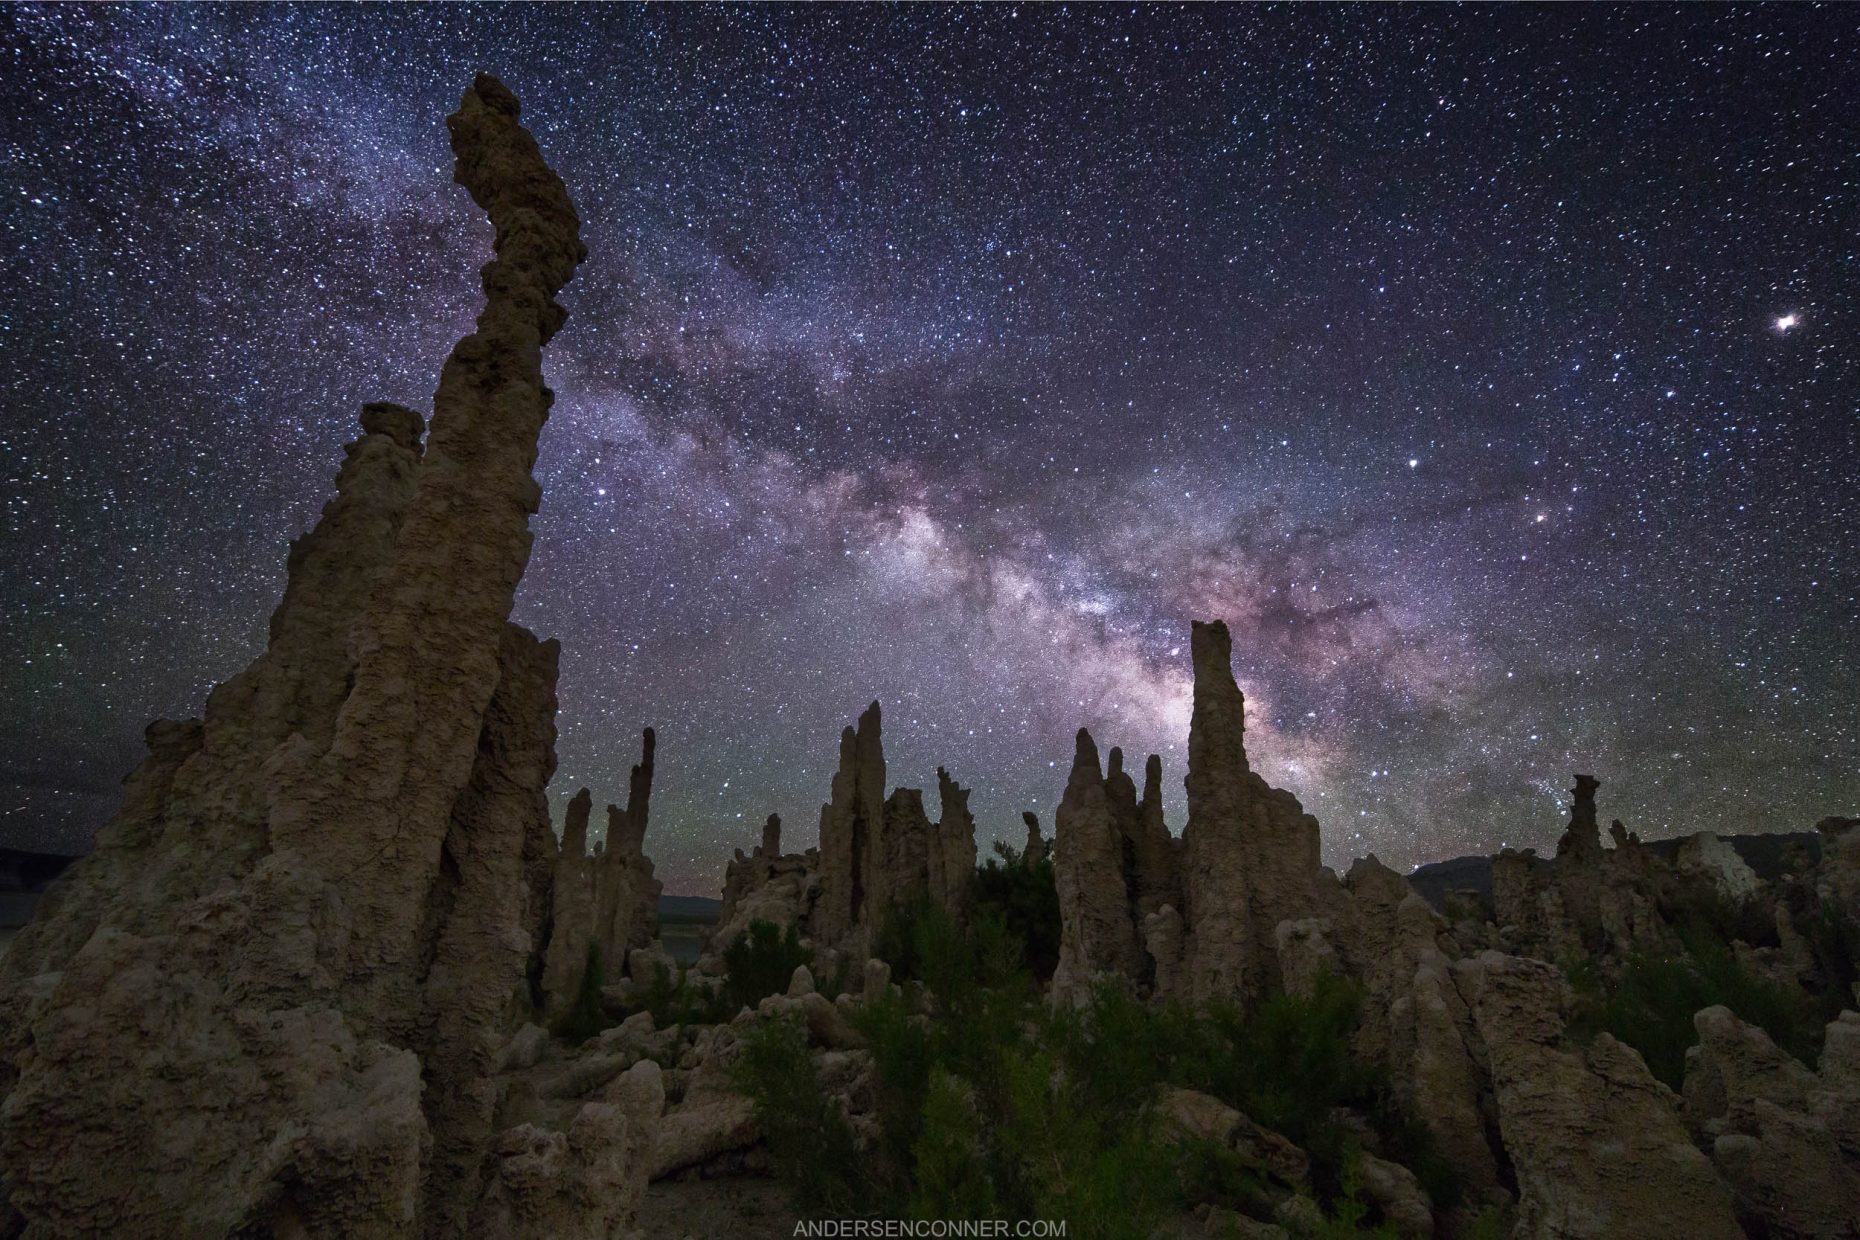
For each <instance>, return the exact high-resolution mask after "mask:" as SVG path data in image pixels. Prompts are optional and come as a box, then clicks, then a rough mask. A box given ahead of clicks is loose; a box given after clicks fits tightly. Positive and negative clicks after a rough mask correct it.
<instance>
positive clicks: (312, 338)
mask: <svg viewBox="0 0 1860 1240" xmlns="http://www.w3.org/2000/svg"><path fill="white" fill-rule="evenodd" d="M0 58H3V59H0V95H3V98H4V103H3V105H0V168H3V169H4V173H3V181H0V351H3V352H0V356H4V359H5V364H4V367H0V383H3V384H4V385H5V387H4V392H3V393H0V399H3V412H0V494H3V495H4V502H5V533H4V542H3V544H0V607H3V611H0V624H3V626H4V629H3V635H4V649H5V651H6V657H5V659H4V660H3V661H0V720H3V723H4V730H3V731H0V844H10V845H16V846H26V847H38V848H49V849H63V850H67V851H75V850H78V849H81V848H83V847H85V846H86V842H87V840H88V837H89V835H90V833H91V832H92V831H94V830H95V829H96V827H97V826H99V825H100V824H101V823H102V822H103V821H104V820H105V819H106V818H107V817H108V815H109V813H110V812H111V810H112V809H113V807H114V804H115V801H116V797H117V789H116V785H117V782H118V781H119V780H120V778H121V777H122V776H123V775H124V774H125V773H126V772H127V770H128V769H129V768H130V767H131V766H132V765H133V764H134V762H135V761H136V760H137V758H138V756H139V752H140V743H141V742H140V736H141V730H142V728H143V726H144V724H145V723H146V722H147V721H148V719H150V718H152V717H155V716H167V717H184V716H187V715H191V714H196V713H198V711H199V709H200V707H201V705H202V703H203V701H204V699H205V695H206V692H207V690H208V688H209V686H210V685H212V684H213V683H214V682H216V681H219V680H222V679H224V678H226V677H227V676H229V675H231V674H232V673H233V672H235V671H237V670H238V669H239V668H241V667H242V666H244V665H245V664H246V663H247V662H248V661H250V659H251V658H252V657H253V656H254V655H255V654H256V653H257V652H258V650H259V649H260V648H261V646H262V642H263V634H264V624H265V619H266V617H267V615H268V614H269V612H270V610H271V608H272V607H273V606H274V604H275V602H276V599H277V597H278V594H279V592H280V590H281V588H282V585H283V574H284V555H285V548H286V544H287V541H288V540H289V539H290V538H291V537H292V536H293V535H295V534H297V533H298V532H300V531H302V530H303V529H305V528H307V526H308V525H309V524H310V523H311V522H312V521H313V520H314V519H315V517H316V514H317V512H318V510H319V509H320V507H321V505H322V504H323V503H324V501H325V500H326V499H327V498H328V496H329V494H330V489H331V479H332V478H333V476H334V474H335V470H336V467H337V465H338V464H339V463H340V460H341V445H342V444H343V443H344V442H346V441H348V440H350V439H353V438H354V437H355V436H356V434H357V425H356V416H357V412H358V410H359V407H360V405H361V404H362V402H364V401H367V400H377V399H387V400H395V401H400V402H403V403H405V404H409V405H412V406H414V407H416V408H420V409H430V407H431V394H432V390H433V387H434V385H435V383H436V381H437V377H438V373H439V366H440V363H441V362H442V361H443V359H444V357H445V355H446V353H447V351H448V349H449V348H450V347H451V344H452V342H453V341H454V340H455V339H456V338H457V337H459V336H460V335H462V334H464V333H465V332H467V331H468V330H469V329H470V324H471V320H472V317H473V315H474V314H475V312H476V310H477V307H478V282H477V267H478V265H479V264H480V263H482V262H483V261H484V260H485V259H486V258H487V257H488V242H489V237H490V229H489V225H488V224H487V223H486V222H485V221H484V219H483V217H482V215H481V214H480V213H479V212H478V211H477V210H476V209H475V208H474V207H473V206H472V205H471V203H470V202H469V200H468V199H467V197H466V195H465V193H464V191H463V190H461V189H459V188H458V187H456V186H454V185H453V184H452V183H451V156H450V153H449V150H448V147H447V140H446V131H445V126H444V124H443V117H444V116H445V114H446V113H448V112H450V111H452V110H453V109H454V108H456V106H457V101H458V98H459V95H460V93H461V91H462V90H463V89H464V87H465V86H466V85H467V84H468V83H469V82H470V80H471V77H472V74H473V73H474V72H475V71H478V70H488V71H491V72H494V73H496V74H497V75H499V76H500V77H502V78H503V79H504V81H505V82H507V83H508V84H509V85H510V86H511V88H512V89H513V90H515V91H516V92H517V93H518V95H520V96H521V97H522V99H523V102H524V109H525V119H526V121H527V122H528V123H529V124H530V126H531V128H532V129H533V130H534V132H535V134H536V136H537V138H538V140H539V141H540V143H541V144H542V147H543V150H544V152H545V154H546V155H547V156H548V158H549V159H550V160H551V162H552V163H553V164H554V166H555V167H556V168H557V170H558V171H559V172H560V173H561V175H562V177H563V179H564V180H565V181H566V182H567V184H568V186H569V188H570V191H571V193H572V194H573V196H574V198H575V201H576V203H577V204H578V206H579V208H580V211H581V215H582V218H583V220H584V222H585V224H584V236H585V238H586V240H587V243H588V247H589V250H590V258H589V260H588V262H587V263H586V264H585V265H584V266H583V267H582V269H581V272H580V274H579V276H578V277H577V279H576V280H575V281H574V283H573V284H571V285H570V287H569V289H568V290H567V293H566V295H565V296H564V297H563V299H562V300H563V303H564V305H565V306H566V307H567V308H568V310H569V312H570V318H569V321H568V326H567V327H566V328H565V329H564V330H563V332H562V333H561V334H560V335H559V336H558V337H557V338H556V340H555V342H554V344H553V345H552V346H551V348H550V350H549V352H548V354H547V358H546V370H547V375H548V379H549V382H550V384H551V385H552V386H553V387H554V388H555V390H556V393H557V397H558V399H557V403H556V405H555V408H554V412H553V414H552V416H551V418H550V420H549V423H548V425H547V427H546V428H545V430H544V433H543V441H542V449H541V458H540V460H539V462H538V466H537V472H538V475H539V477H540V479H541V481H542V483H543V486H544V498H543V505H542V511H541V513H540V514H539V516H538V517H537V518H536V519H535V521H534V522H533V528H534V530H535V534H536V543H535V552H534V556H533V558H532V560H531V562H530V568H529V572H528V575H527V576H526V578H525V580H524V583H523V586H522V588H521V590H520V592H519V595H518V601H517V609H516V616H515V618H516V619H517V620H518V621H520V622H521V623H523V624H526V625H528V626H529V627H531V628H532V629H534V630H536V631H537V632H538V633H540V634H542V635H545V636H555V637H559V638H561V640H562V646H563V650H562V676H561V684H560V695H561V714H560V719H559V724H560V728H561V738H560V741H559V744H558V754H559V756H560V763H561V765H560V768H559V770H558V772H557V774H556V777H555V781H554V783H553V784H552V785H551V787H550V793H551V799H552V802H553V803H554V805H555V806H556V810H557V813H558V815H559V814H560V810H561V806H562V805H563V804H564V803H565V802H566V800H567V798H568V797H569V796H570V795H571V794H572V793H573V792H574V790H575V789H576V788H577V787H578V786H580V785H582V784H584V783H586V784H589V785H591V786H592V787H593V788H594V791H595V795H596V798H597V804H599V803H601V802H603V801H605V800H607V799H619V798H623V796H624V792H625V780H626V770H627V767H628V765H629V764H630V763H631V762H632V761H634V760H635V758H636V756H637V753H638V735H637V732H638V729H639V727H640V726H641V725H643V724H647V723H650V724H653V725H655V726H656V727H657V728H658V731H659V751H658V758H659V761H658V784H657V787H656V789H655V792H654V799H653V811H654V819H653V826H652V828H651V831H650V833H649V834H648V837H647V849H648V852H649V853H650V854H651V855H652V856H653V857H654V858H655V860H656V862H657V864H658V870H659V873H660V876H661V877H663V878H665V879H666V883H667V890H668V891H675V892H678V891H683V892H709V893H713V894H714V892H715V890H716V888H717V887H718V886H719V885H720V883H721V873H722V867H723V862H724V860H725V859H726V858H727V856H728V855H729V852H730V850H731V849H732V848H733V847H737V846H743V847H748V846H749V845H751V844H752V843H753V842H754V841H755V839H756V836H757V828H758V825H759V823H760V821H761V819H762V817H763V816H764V815H766V814H767V813H768V812H770V811H771V810H777V811H780V812H781V814H782V815H783V817H784V819H785V820H786V821H787V822H788V824H789V833H788V835H787V840H788V842H789V844H790V846H791V847H800V846H805V845H807V844H811V843H812V842H814V836H815V829H816V826H817V822H818V807H819V804H820V802H821V801H822V800H823V799H825V797H826V795H827V792H828V783H829V779H830V775H831V771H832V766H833V763H834V761H835V760H836V757H837V750H838V734H839V729H840V727H841V726H842V725H843V724H845V723H847V722H850V721H851V720H852V718H853V717H854V716H856V715H857V713H858V712H859V710H860V709H861V708H862V707H863V706H864V705H865V703H866V702H867V701H869V700H871V699H873V698H877V699H879V700H881V701H882V702H883V703H884V706H885V711H886V714H885V739H886V753H887V757H888V759H889V762H890V770H891V775H892V782H893V783H894V784H902V785H905V786H917V787H929V788H931V789H934V787H935V774H934V772H935V768H936V766H937V765H938V764H939V763H941V764H943V765H946V766H947V767H949V769H950V771H951V772H952V774H954V775H955V776H956V777H957V778H958V779H959V780H961V781H962V782H964V783H965V784H970V785H972V786H973V787H974V789H975V793H974V796H973V798H972V801H971V805H972V808H973V810H974V811H975V813H976V817H977V819H978V823H979V830H978V835H979V836H980V837H981V840H982V842H983V844H984V847H985V846H986V841H987V840H988V839H989V838H991V837H995V836H999V837H1003V838H1013V839H1018V837H1019V836H1020V835H1021V833H1022V828H1021V825H1020V820H1019V819H1020V811H1022V810H1023V809H1030V808H1031V809H1036V810H1038V811H1039V813H1040V814H1041V818H1042V820H1043V821H1044V822H1046V823H1049V824H1050V822H1051V813H1052V808H1053V807H1054V805H1056V804H1057V802H1058V799H1059V794H1060V791H1061V788H1062V786H1063V783H1064V778H1065V773H1066V769H1067V767H1068V765H1069V762H1070V758H1071V753H1072V733H1073V731H1074V729H1076V728H1078V727H1079V726H1081V725H1084V726H1088V727H1090V728H1091V729H1092V732H1093V734H1094V735H1095V736H1096V737H1097V738H1098V740H1099V743H1100V745H1101V746H1108V745H1122V746H1123V747H1124V748H1125V750H1126V752H1127V753H1129V754H1134V755H1137V756H1139V757H1140V755H1141V754H1143V753H1147V752H1149V751H1152V750H1154V751H1157V752H1160V753H1161V754H1162V755H1163V760H1164V774H1165V785H1166V788H1167V790H1168V792H1169V796H1170V802H1169V817H1170V825H1171V826H1172V828H1173V829H1175V830H1177V831H1179V830H1180V828H1181V825H1182V816H1183V810H1182V799H1181V777H1182V774H1183V756H1184V754H1185V751H1186V742H1187V729H1188V703H1189V692H1190V679H1189V667H1188V624H1189V621H1190V619H1191V618H1197V617H1216V616H1218V617H1224V618H1225V619H1226V620H1227V622H1228V624H1229V625H1230V626H1231V627H1232V628H1233V630H1234V655H1235V664H1236V669H1237V672H1238V674H1239V677H1240V680H1241V684H1242V687H1243V688H1244V689H1245V691H1246V694H1247V701H1248V710H1249V728H1250V733H1249V742H1250V745H1249V747H1250V751H1251V753H1252V755H1253V759H1254V762H1255V765H1256V766H1258V767H1259V768H1260V769H1261V770H1262V771H1263V772H1264V773H1265V774H1266V775H1267V776H1268V777H1269V778H1270V779H1272V780H1273V782H1275V783H1278V784H1281V785H1283V786H1285V787H1288V788H1290V789H1292V790H1293V791H1294V792H1296V793H1297V794H1298V795H1299V796H1300V797H1301V798H1302V799H1303V801H1304V803H1305V806H1306V807H1307V809H1309V810H1310V811H1311V812H1313V813H1314V814H1316V815H1317V817H1318V818H1319V820H1320V821H1321V822H1322V824H1323V829H1324V844H1325V855H1326V860H1327V861H1329V862H1330V863H1331V864H1347V862H1348V860H1349V859H1350V858H1351V857H1354V856H1357V855H1360V854H1363V853H1366V852H1369V851H1372V850H1373V851H1374V852H1376V853H1377V854H1378V855H1379V856H1381V857H1382V859H1383V860H1385V861H1387V862H1389V863H1390V864H1393V865H1396V866H1398V867H1407V866H1411V865H1414V864H1418V863H1421V862H1425V861H1430V860H1437V859H1440V858H1444V857H1449V856H1454V855H1458V854H1462V853H1467V852H1475V851H1494V850H1496V849H1497V848H1498V847H1499V845H1500V844H1511V845H1514V846H1538V847H1543V846H1545V845H1547V844H1549V843H1550V842H1551V841H1553V840H1554V839H1555V837H1556V835H1557V833H1558V832H1559V831H1560V829H1561V826H1562V821H1563V813H1564V805H1565V801H1566V797H1567V794H1566V792H1565V790H1566V789H1568V788H1569V787H1570V785H1571V782H1572V781H1571V773H1572V772H1573V771H1575V770H1583V771H1592V772H1594V773H1595V774H1596V775H1598V776H1599V777H1600V778H1601V780H1602V781H1603V787H1602V792H1601V812H1602V817H1603V819H1604V821H1606V820H1607V819H1608V818H1612V817H1620V818H1622V819H1624V820H1625V821H1626V822H1627V825H1628V826H1629V827H1630V828H1633V829H1635V830H1638V831H1640V832H1641V833H1642V834H1643V836H1659V835H1668V834H1674V833H1679V832H1687V831H1694V830H1699V829H1714V830H1719V831H1751V830H1801V829H1806V828H1808V827H1810V826H1812V825H1813V823H1814V822H1815V820H1816V819H1817V818H1819V817H1821V816H1823V815H1825V814H1830V813H1836V812H1844V813H1853V812H1856V808H1857V807H1860V774H1857V772H1860V706H1857V705H1856V703H1857V702H1860V606H1857V605H1856V598H1857V596H1860V556H1857V555H1856V552H1855V546H1856V543H1857V542H1860V487H1857V486H1856V478H1857V476H1860V350H1857V349H1856V342H1857V341H1860V297H1857V295H1856V289H1857V288H1860V68H1856V66H1857V65H1860V10H1857V9H1856V8H1854V7H1850V6H1831V7H1825V8H1812V7H1803V6H1794V5H1789V6H1772V7H1768V8H1763V9H1750V8H1732V7H1723V6H1716V5H1713V6H1692V7H1686V8H1684V9H1679V10H1668V9H1656V8H1650V7H1623V8H1576V7H1571V6H1554V7H1546V8H1537V7H1529V8H1527V7H1510V8H1504V9H1476V8H1474V9H1469V8H1448V7H1444V6H1428V7H1394V6H1365V7H1348V8H1329V7H1303V8H1297V9H1262V8H1229V9H1215V8H1207V7H1197V8H1192V9H1132V8H1127V7H1105V6H1097V7H1090V8H1058V7H1052V8H1044V7H1043V8H1036V7H1033V6H1030V5H1029V6H1022V7H1020V8H1014V7H1012V6H1008V5H996V6H991V7H987V8H984V9H945V8H929V7H913V8H906V9H875V8H873V9H867V8H834V9H831V10H815V11H787V10H782V9H777V8H760V7H756V8H731V9H721V8H713V9H692V8H675V9H674V8H663V9H650V10H639V9H599V8H592V7H554V6H547V7H543V6H538V7H533V8H525V7H498V8H488V9H466V8H457V7H443V8H428V9H419V10H414V9H399V8H368V9H359V8H350V7H327V8H296V9H292V8H282V7H279V8H239V9H216V8H202V7H165V6H164V7H153V6H151V7H138V8H134V9H115V10H110V9H85V8H79V7H65V6H58V7H50V8H33V7H10V6H9V7H7V8H5V9H4V10H0ZM1133 760H1134V759H1133ZM929 808H930V809H931V812H932V814H934V813H935V797H934V794H932V795H931V796H930V797H929Z"/></svg>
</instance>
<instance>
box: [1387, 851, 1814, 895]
mask: <svg viewBox="0 0 1860 1240" xmlns="http://www.w3.org/2000/svg"><path fill="white" fill-rule="evenodd" d="M1719 838H1721V839H1722V840H1724V842H1725V843H1727V844H1729V845H1730V846H1731V847H1732V848H1734V849H1736V850H1737V855H1738V856H1740V857H1742V858H1743V859H1744V864H1745V865H1747V866H1749V867H1750V868H1751V869H1753V870H1755V871H1756V872H1757V877H1759V878H1761V879H1763V880H1764V881H1765V882H1774V881H1775V880H1776V879H1778V878H1780V877H1782V875H1783V873H1784V871H1785V870H1786V869H1787V868H1788V866H1787V862H1788V855H1789V851H1790V849H1791V848H1792V847H1799V848H1802V849H1805V850H1806V851H1807V853H1808V856H1809V857H1810V858H1812V859H1813V860H1816V861H1819V860H1820V859H1821V836H1820V835H1819V834H1817V833H1816V832H1814V831H1790V832H1786V833H1783V834H1780V835H1725V836H1720V837H1719ZM1685 839H1686V837H1685V836H1675V837H1674V838H1672V839H1666V840H1647V841H1643V842H1644V843H1645V844H1646V846H1647V847H1648V848H1649V849H1651V850H1652V851H1653V852H1655V853H1657V854H1659V855H1660V856H1661V857H1664V858H1665V859H1666V860H1668V861H1671V860H1672V859H1673V857H1674V856H1675V855H1677V854H1678V852H1679V845H1680V844H1681V843H1683V842H1684V840H1685ZM1538 861H1539V862H1540V863H1541V864H1548V859H1547V858H1544V857H1539V858H1538ZM1408 883H1409V885H1410V886H1412V887H1413V888H1414V889H1415V890H1416V891H1418V892H1420V893H1421V897H1422V898H1423V899H1425V900H1426V901H1427V902H1428V903H1429V904H1431V905H1433V906H1434V907H1435V908H1436V909H1441V910H1444V909H1445V908H1446V905H1447V893H1448V892H1451V891H1476V892H1478V893H1479V901H1480V903H1481V904H1483V905H1484V906H1485V910H1486V912H1487V913H1488V914H1490V913H1491V911H1492V858H1490V857H1477V856H1475V857H1455V858H1453V859H1452V860H1451V861H1436V862H1434V863H1433V864H1431V865H1424V866H1422V867H1421V868H1420V869H1418V870H1416V871H1415V872H1414V873H1412V874H1410V875H1409V876H1408Z"/></svg>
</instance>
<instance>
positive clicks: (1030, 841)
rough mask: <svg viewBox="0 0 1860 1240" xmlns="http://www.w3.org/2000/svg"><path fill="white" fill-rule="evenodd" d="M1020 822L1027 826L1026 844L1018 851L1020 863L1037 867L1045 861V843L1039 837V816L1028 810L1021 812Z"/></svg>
mask: <svg viewBox="0 0 1860 1240" xmlns="http://www.w3.org/2000/svg"><path fill="white" fill-rule="evenodd" d="M1020 820H1021V821H1022V822H1024V823H1026V824H1027V842H1026V844H1025V845H1024V846H1022V848H1021V850H1020V859H1021V862H1022V863H1023V864H1025V865H1038V864H1039V863H1040V862H1042V861H1044V860H1045V859H1046V841H1045V840H1044V839H1042V838H1041V836H1040V816H1039V815H1038V814H1036V813H1034V812H1033V811H1032V810H1030V809H1029V810H1023V811H1021V815H1020Z"/></svg>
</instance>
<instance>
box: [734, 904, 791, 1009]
mask: <svg viewBox="0 0 1860 1240" xmlns="http://www.w3.org/2000/svg"><path fill="white" fill-rule="evenodd" d="M813 962H814V953H813V951H812V950H810V949H809V948H806V947H803V946H801V932H800V931H799V930H797V929H796V928H795V927H794V926H792V925H790V926H789V927H788V929H787V931H786V932H785V933H784V932H783V931H782V930H781V929H780V928H778V927H777V926H776V925H775V924H774V923H773V922H767V921H752V922H750V923H749V929H748V930H746V931H745V932H744V933H742V934H741V935H739V936H738V937H737V939H736V941H735V942H734V943H732V944H730V945H729V947H727V948H725V949H724V953H723V967H724V978H725V980H724V986H723V993H724V995H725V996H726V997H727V999H728V1002H729V1005H730V1009H731V1010H732V1011H735V1010H738V1009H741V1008H746V1007H754V1006H756V1004H758V1003H760V1002H762V1000H764V999H766V998H768V997H769V996H770V995H773V994H779V993H781V992H782V991H785V990H787V989H788V981H789V979H790V978H792V977H793V976H794V971H795V970H796V969H797V968H799V967H800V966H802V965H804V964H812V963H813Z"/></svg>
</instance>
